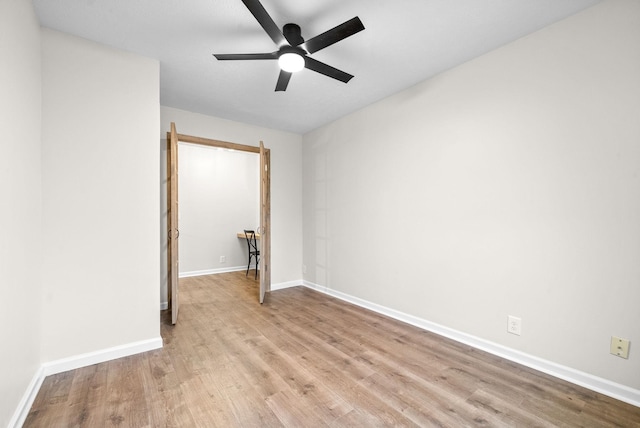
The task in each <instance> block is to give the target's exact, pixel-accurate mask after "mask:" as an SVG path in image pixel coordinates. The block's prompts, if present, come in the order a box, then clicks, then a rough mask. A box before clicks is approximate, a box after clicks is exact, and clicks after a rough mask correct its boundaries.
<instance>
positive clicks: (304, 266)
mask: <svg viewBox="0 0 640 428" xmlns="http://www.w3.org/2000/svg"><path fill="white" fill-rule="evenodd" d="M302 273H307V265H302Z"/></svg>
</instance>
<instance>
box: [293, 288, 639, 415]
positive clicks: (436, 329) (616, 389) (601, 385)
mask: <svg viewBox="0 0 640 428" xmlns="http://www.w3.org/2000/svg"><path fill="white" fill-rule="evenodd" d="M303 283H304V286H305V287H307V288H310V289H312V290H316V291H319V292H321V293H324V294H327V295H329V296H332V297H335V298H337V299H340V300H344V301H345V302H349V303H352V304H354V305H356V306H360V307H362V308H365V309H369V310H371V311H373V312H377V313H379V314H382V315H386V316H388V317H390V318H394V319H396V320H398V321H402V322H405V323H407V324H411V325H414V326H416V327H419V328H421V329H423V330H427V331H430V332H432V333H435V334H438V335H440V336H444V337H447V338H449V339H452V340H455V341H456V342H460V343H464V344H465V345H469V346H472V347H474V348H476V349H480V350H482V351H485V352H489V353H490V354H493V355H497V356H499V357H502V358H505V359H507V360H510V361H513V362H515V363H518V364H522V365H523V366H526V367H529V368H532V369H534V370H538V371H540V372H543V373H546V374H548V375H551V376H554V377H557V378H559V379H562V380H565V381H567V382H571V383H573V384H576V385H579V386H582V387H584V388H587V389H590V390H592V391H595V392H599V393H601V394H604V395H607V396H609V397H612V398H615V399H617V400H620V401H624V402H625V403H629V404H632V405H634V406H637V407H640V390H637V389H634V388H630V387H628V386H626V385H622V384H619V383H616V382H613V381H610V380H608V379H604V378H601V377H598V376H594V375H592V374H589V373H585V372H582V371H580V370H576V369H573V368H571V367H567V366H563V365H561V364H557V363H554V362H553V361H548V360H544V359H542V358H538V357H536V356H533V355H530V354H526V353H524V352H520V351H518V350H515V349H512V348H507V347H506V346H502V345H499V344H497V343H494V342H490V341H488V340H485V339H481V338H479V337H476V336H472V335H470V334H466V333H462V332H460V331H457V330H454V329H451V328H448V327H445V326H443V325H440V324H436V323H433V322H431V321H427V320H424V319H422V318H418V317H415V316H413V315H409V314H405V313H403V312H400V311H397V310H395V309H391V308H388V307H386V306H382V305H378V304H377V303H372V302H369V301H367V300H364V299H360V298H358V297H354V296H351V295H349V294H345V293H342V292H340V291H336V290H332V289H331V288H329V287H326V286H322V285H318V284H314V283H311V282H309V281H304V282H303Z"/></svg>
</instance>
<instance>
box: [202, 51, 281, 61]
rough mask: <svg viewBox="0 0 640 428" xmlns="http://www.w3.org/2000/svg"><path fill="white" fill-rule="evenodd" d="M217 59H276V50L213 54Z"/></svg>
mask: <svg viewBox="0 0 640 428" xmlns="http://www.w3.org/2000/svg"><path fill="white" fill-rule="evenodd" d="M213 56H215V57H216V58H217V59H218V60H220V61H226V60H245V59H278V52H270V53H248V54H213Z"/></svg>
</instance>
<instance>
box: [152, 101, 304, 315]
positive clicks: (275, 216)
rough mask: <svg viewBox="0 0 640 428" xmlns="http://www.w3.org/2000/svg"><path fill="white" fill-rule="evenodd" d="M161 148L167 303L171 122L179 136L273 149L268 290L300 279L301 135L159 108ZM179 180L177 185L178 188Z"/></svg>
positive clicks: (162, 291) (163, 259)
mask: <svg viewBox="0 0 640 428" xmlns="http://www.w3.org/2000/svg"><path fill="white" fill-rule="evenodd" d="M160 120H161V124H162V128H161V131H160V138H161V141H160V146H161V148H162V158H163V160H162V165H165V167H164V170H163V171H164V172H163V174H164V175H163V177H162V183H161V185H160V190H161V192H162V195H163V196H162V199H163V200H162V203H161V206H162V212H163V216H162V231H163V232H162V235H163V241H162V242H163V245H162V272H163V275H162V286H161V290H160V294H161V298H162V301H163V302H166V301H167V300H166V299H167V277H166V261H167V248H166V247H167V246H166V242H167V241H166V237H167V232H166V230H167V228H166V207H167V204H166V136H167V131H168V130H169V127H170V126H171V122H175V124H176V128H177V131H178V133H180V134H186V135H193V136H196V137H204V138H210V139H214V140H221V141H229V142H232V143H238V144H246V145H249V146H258V145H259V144H260V141H262V142H263V143H264V145H265V147H266V148H269V149H271V284H272V289H275V288H278V287H279V286H282V285H288V284H290V283H293V282H295V283H297V284H299V283H300V281H301V278H302V146H301V142H302V136H301V135H297V134H292V133H289V132H283V131H277V130H273V129H269V128H262V127H258V126H252V125H247V124H244V123H240V122H233V121H230V120H224V119H220V118H216V117H212V116H206V115H202V114H196V113H192V112H188V111H185V110H179V109H175V108H171V107H165V106H162V107H161V108H160ZM179 182H180V180H178V183H179Z"/></svg>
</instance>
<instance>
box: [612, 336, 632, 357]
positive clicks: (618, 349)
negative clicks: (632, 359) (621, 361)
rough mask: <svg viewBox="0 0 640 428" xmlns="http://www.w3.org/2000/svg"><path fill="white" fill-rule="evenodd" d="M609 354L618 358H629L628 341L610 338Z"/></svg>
mask: <svg viewBox="0 0 640 428" xmlns="http://www.w3.org/2000/svg"><path fill="white" fill-rule="evenodd" d="M610 352H611V353H612V354H613V355H617V356H618V357H620V358H629V341H628V340H627V339H621V338H619V337H615V336H611V351H610Z"/></svg>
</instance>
